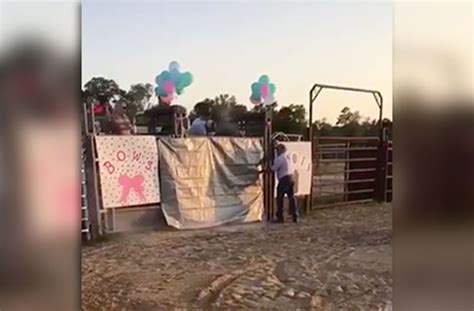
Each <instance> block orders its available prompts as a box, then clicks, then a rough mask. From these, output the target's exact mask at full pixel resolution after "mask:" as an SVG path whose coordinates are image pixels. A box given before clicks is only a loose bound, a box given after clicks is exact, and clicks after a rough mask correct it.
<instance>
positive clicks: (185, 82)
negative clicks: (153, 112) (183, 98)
mask: <svg viewBox="0 0 474 311" xmlns="http://www.w3.org/2000/svg"><path fill="white" fill-rule="evenodd" d="M179 69H180V67H179V64H178V63H177V62H171V63H170V65H169V67H168V70H163V71H162V72H161V73H160V74H159V75H158V76H157V77H156V79H155V82H156V85H157V86H156V87H155V94H156V96H159V97H160V99H161V101H162V102H164V103H167V104H169V103H171V101H172V100H173V99H174V98H175V94H177V95H181V94H182V93H183V91H184V88H186V87H188V86H189V85H190V84H191V83H192V82H193V75H192V74H191V73H190V72H184V73H181V72H180V71H179Z"/></svg>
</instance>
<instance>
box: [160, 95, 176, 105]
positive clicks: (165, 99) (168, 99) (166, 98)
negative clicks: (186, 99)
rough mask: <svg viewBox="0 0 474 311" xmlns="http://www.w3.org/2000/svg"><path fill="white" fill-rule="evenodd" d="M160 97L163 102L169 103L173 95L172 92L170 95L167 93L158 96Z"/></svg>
mask: <svg viewBox="0 0 474 311" xmlns="http://www.w3.org/2000/svg"><path fill="white" fill-rule="evenodd" d="M160 99H161V101H162V102H163V103H165V104H169V103H171V102H172V101H173V99H174V96H173V94H170V95H168V96H160Z"/></svg>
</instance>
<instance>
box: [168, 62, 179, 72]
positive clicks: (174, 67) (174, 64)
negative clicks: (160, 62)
mask: <svg viewBox="0 0 474 311" xmlns="http://www.w3.org/2000/svg"><path fill="white" fill-rule="evenodd" d="M168 69H169V70H170V71H173V70H177V71H179V64H178V62H177V61H172V62H171V63H170V65H169V67H168Z"/></svg>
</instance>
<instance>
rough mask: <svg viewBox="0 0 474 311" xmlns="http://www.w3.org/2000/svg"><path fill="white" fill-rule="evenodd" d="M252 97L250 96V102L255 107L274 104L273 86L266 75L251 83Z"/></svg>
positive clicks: (274, 88)
mask: <svg viewBox="0 0 474 311" xmlns="http://www.w3.org/2000/svg"><path fill="white" fill-rule="evenodd" d="M250 89H251V90H252V95H250V101H251V102H252V103H253V104H255V105H261V104H265V105H271V104H273V103H274V102H275V91H276V87H275V84H273V83H270V79H269V78H268V76H267V75H262V76H261V77H260V79H258V81H257V82H254V83H252V85H251V86H250Z"/></svg>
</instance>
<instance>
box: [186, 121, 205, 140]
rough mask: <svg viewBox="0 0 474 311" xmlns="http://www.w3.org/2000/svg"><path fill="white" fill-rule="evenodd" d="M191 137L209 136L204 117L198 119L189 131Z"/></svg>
mask: <svg viewBox="0 0 474 311" xmlns="http://www.w3.org/2000/svg"><path fill="white" fill-rule="evenodd" d="M189 135H191V136H206V135H207V120H206V119H205V118H203V117H198V118H196V119H195V120H194V121H193V123H192V124H191V128H190V129H189Z"/></svg>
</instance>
